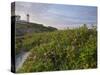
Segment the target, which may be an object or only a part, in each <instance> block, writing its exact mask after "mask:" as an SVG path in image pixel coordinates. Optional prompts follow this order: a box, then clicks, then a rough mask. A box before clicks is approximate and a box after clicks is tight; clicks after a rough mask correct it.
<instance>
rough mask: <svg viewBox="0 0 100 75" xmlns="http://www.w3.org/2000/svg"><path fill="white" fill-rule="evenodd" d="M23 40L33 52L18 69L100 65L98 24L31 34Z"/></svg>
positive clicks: (61, 68)
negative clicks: (98, 61)
mask: <svg viewBox="0 0 100 75" xmlns="http://www.w3.org/2000/svg"><path fill="white" fill-rule="evenodd" d="M21 44H22V47H23V48H25V49H26V50H27V51H30V52H31V54H30V55H29V56H28V58H27V60H26V61H25V62H24V64H23V66H22V67H21V68H20V69H19V70H18V72H42V71H56V70H57V71H58V70H73V69H89V68H96V67H97V30H96V29H94V28H92V29H88V28H87V27H86V26H83V27H80V28H76V29H67V30H57V31H53V32H43V33H34V34H31V35H29V34H27V35H25V36H24V38H23V40H22V43H21ZM19 46H20V45H19ZM17 48H18V46H17ZM16 50H17V49H16Z"/></svg>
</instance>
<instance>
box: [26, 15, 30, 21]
mask: <svg viewBox="0 0 100 75" xmlns="http://www.w3.org/2000/svg"><path fill="white" fill-rule="evenodd" d="M29 18H30V16H29V14H27V22H28V23H29Z"/></svg>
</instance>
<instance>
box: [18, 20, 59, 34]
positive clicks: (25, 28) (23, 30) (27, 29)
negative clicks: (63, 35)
mask: <svg viewBox="0 0 100 75" xmlns="http://www.w3.org/2000/svg"><path fill="white" fill-rule="evenodd" d="M55 30H57V29H56V28H54V27H46V26H44V25H43V24H37V23H28V22H16V36H22V35H24V34H27V33H29V34H31V33H34V32H35V33H40V32H48V31H49V32H50V31H55Z"/></svg>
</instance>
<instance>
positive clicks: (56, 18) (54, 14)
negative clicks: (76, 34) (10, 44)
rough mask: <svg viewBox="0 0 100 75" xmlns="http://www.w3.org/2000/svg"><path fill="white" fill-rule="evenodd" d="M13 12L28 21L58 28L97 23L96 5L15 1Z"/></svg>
mask: <svg viewBox="0 0 100 75" xmlns="http://www.w3.org/2000/svg"><path fill="white" fill-rule="evenodd" d="M15 5H16V8H15V13H16V15H20V16H21V20H26V14H29V15H30V22H35V23H40V24H43V25H45V26H52V27H56V28H58V29H63V28H67V27H78V26H80V24H89V25H91V24H97V7H94V6H76V5H62V4H45V3H31V2H16V4H15Z"/></svg>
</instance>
